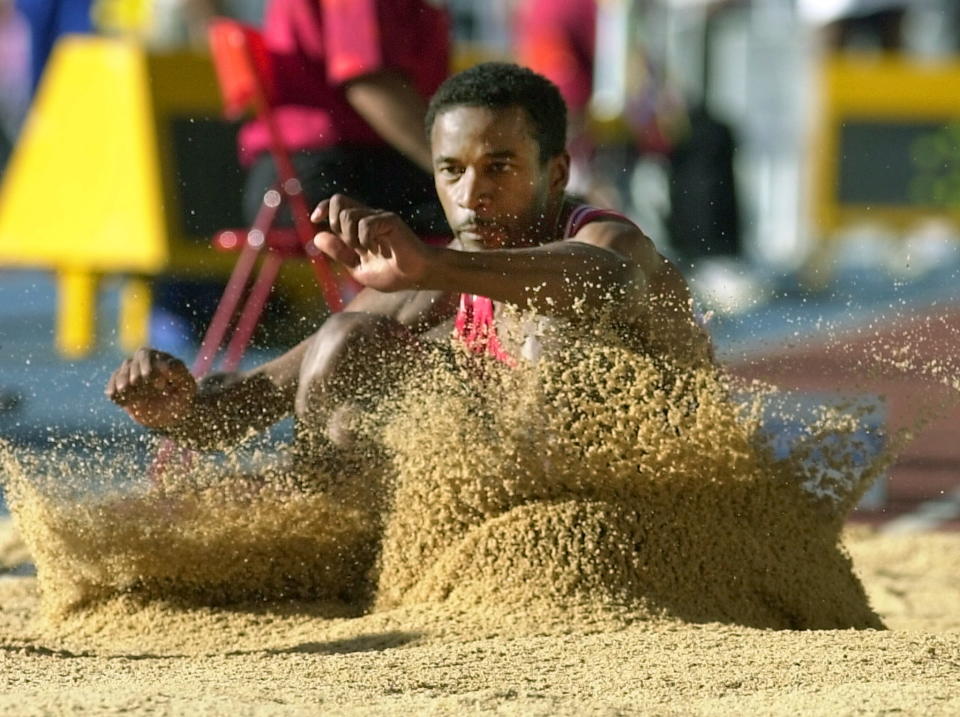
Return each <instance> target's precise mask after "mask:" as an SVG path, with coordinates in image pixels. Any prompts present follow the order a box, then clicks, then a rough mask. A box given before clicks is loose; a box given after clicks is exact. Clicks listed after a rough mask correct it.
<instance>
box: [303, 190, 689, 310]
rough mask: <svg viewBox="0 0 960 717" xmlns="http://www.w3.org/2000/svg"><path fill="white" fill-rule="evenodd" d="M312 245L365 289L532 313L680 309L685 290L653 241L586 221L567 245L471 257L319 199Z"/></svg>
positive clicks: (346, 204) (385, 216)
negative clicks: (671, 305) (471, 299)
mask: <svg viewBox="0 0 960 717" xmlns="http://www.w3.org/2000/svg"><path fill="white" fill-rule="evenodd" d="M313 219H314V221H315V222H327V223H328V224H329V231H321V232H320V233H318V234H317V236H316V238H315V239H314V241H315V243H316V244H317V246H318V247H319V248H320V249H322V250H323V251H324V252H325V253H327V254H328V255H329V256H331V257H333V258H335V259H337V260H338V261H340V262H342V263H343V264H344V265H346V266H347V268H348V269H349V270H350V272H351V273H352V274H353V276H354V277H355V278H356V279H357V280H358V281H359V282H360V283H361V284H364V285H365V286H370V287H374V288H376V289H378V290H380V291H382V292H391V291H399V290H403V289H409V288H419V289H426V290H432V291H442V292H448V293H453V294H457V293H472V294H480V295H483V296H487V297H490V298H491V299H495V300H497V301H503V302H507V303H512V304H516V305H518V306H522V307H526V306H530V307H531V308H533V309H534V310H535V311H538V312H540V313H543V314H545V315H549V316H561V317H571V316H574V315H575V314H577V312H578V311H582V310H583V309H586V310H590V309H596V308H600V307H601V306H609V305H611V304H614V305H618V306H623V307H625V308H626V309H627V310H629V311H630V312H631V313H635V312H636V311H638V310H639V308H638V307H639V305H640V304H641V303H642V302H643V301H644V300H645V299H646V298H648V297H650V296H651V295H652V293H653V292H663V291H667V290H669V292H670V293H672V294H675V295H676V297H677V298H678V299H679V300H680V301H681V302H682V303H683V304H684V309H686V299H687V298H688V296H687V294H686V287H685V286H684V284H683V281H682V279H680V277H679V275H678V274H677V273H676V272H675V270H673V269H672V267H671V266H670V264H669V263H668V262H667V261H666V260H665V259H663V257H661V256H660V255H659V254H658V253H657V252H656V250H655V249H654V247H653V244H652V242H651V241H650V240H649V239H648V238H647V237H646V236H644V234H643V233H642V232H641V231H640V230H639V229H637V228H636V227H634V226H632V225H630V224H627V223H625V222H618V221H606V222H595V223H592V224H588V225H587V226H586V227H584V228H583V229H582V230H581V231H580V232H578V233H577V235H576V236H575V237H573V238H572V239H569V240H563V241H557V242H552V243H550V244H545V245H543V246H538V247H533V248H523V249H501V250H491V251H478V252H466V251H459V250H456V249H452V248H435V247H429V246H426V245H424V244H423V243H422V242H420V241H419V239H418V238H417V237H416V236H415V235H414V234H413V233H412V232H411V231H410V229H409V228H408V227H407V226H406V225H405V224H404V223H403V221H402V220H400V219H399V217H397V216H396V215H394V214H391V213H389V212H380V211H377V210H374V209H370V208H369V207H365V206H363V205H361V204H359V203H357V202H355V201H353V200H351V199H349V198H348V197H343V196H340V195H336V196H334V197H332V198H331V199H330V200H328V201H325V202H321V203H320V205H319V206H318V207H317V210H316V211H315V213H314V216H313Z"/></svg>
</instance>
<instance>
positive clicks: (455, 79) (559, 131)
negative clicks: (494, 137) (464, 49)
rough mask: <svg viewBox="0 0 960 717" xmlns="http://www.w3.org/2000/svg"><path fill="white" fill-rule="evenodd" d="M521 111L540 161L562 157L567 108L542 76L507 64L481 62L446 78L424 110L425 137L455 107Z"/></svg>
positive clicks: (552, 86) (550, 83) (557, 91)
mask: <svg viewBox="0 0 960 717" xmlns="http://www.w3.org/2000/svg"><path fill="white" fill-rule="evenodd" d="M462 106H467V107H488V108H490V109H506V108H507V107H522V108H523V109H524V110H525V111H526V113H527V115H528V116H529V117H530V120H531V122H532V124H533V129H534V136H533V138H534V139H535V140H536V141H537V144H538V145H539V146H540V161H541V162H546V161H547V160H548V159H551V158H552V157H556V156H557V155H558V154H562V153H563V151H564V150H565V149H566V144H567V105H566V104H565V103H564V101H563V97H561V96H560V90H558V89H557V86H556V85H555V84H553V83H552V82H551V81H550V80H548V79H547V78H546V77H544V76H543V75H538V74H537V73H536V72H534V71H533V70H530V69H528V68H526V67H521V66H520V65H514V64H512V63H509V62H483V63H481V64H479V65H475V66H473V67H471V68H470V69H467V70H464V71H463V72H458V73H457V74H455V75H452V76H451V77H448V78H447V79H446V80H445V81H444V83H443V84H442V85H440V87H439V88H438V89H437V91H436V92H435V93H434V95H433V97H432V98H431V99H430V105H429V107H427V116H426V126H427V136H428V137H429V135H430V132H431V131H432V130H433V123H434V122H435V121H436V119H437V117H438V116H439V115H441V114H443V113H444V112H446V111H447V110H449V109H452V108H454V107H462Z"/></svg>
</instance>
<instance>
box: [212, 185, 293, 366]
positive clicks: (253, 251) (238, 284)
mask: <svg viewBox="0 0 960 717" xmlns="http://www.w3.org/2000/svg"><path fill="white" fill-rule="evenodd" d="M268 194H269V192H268V193H267V194H265V195H264V201H263V203H262V204H261V205H260V209H259V211H258V212H257V216H256V217H255V218H254V222H253V227H251V230H250V231H251V233H252V232H253V231H258V232H260V234H261V236H263V237H266V235H267V231H269V229H270V226H271V225H272V224H273V220H274V218H275V217H276V215H277V209H278V208H279V203H277V202H273V201H267V196H268ZM248 237H249V235H248ZM264 245H265V242H261V243H259V244H251V243H250V242H249V241H248V242H247V243H246V244H245V245H244V247H243V250H242V251H241V253H240V258H239V259H237V263H236V264H235V265H234V267H233V271H232V272H231V273H230V279H229V281H228V282H227V286H226V288H225V289H224V290H223V296H222V297H221V299H220V303H219V304H217V310H216V312H214V315H213V319H211V321H210V325H209V326H208V327H207V331H206V333H205V334H204V337H203V342H202V343H201V344H200V352H199V353H198V354H197V358H196V359H195V361H194V363H193V375H194V376H196V377H198V378H199V377H201V376H205V375H206V374H207V372H208V371H209V370H210V369H211V368H212V367H213V363H214V361H216V358H217V353H219V351H220V347H221V346H223V340H224V337H225V336H226V335H227V330H228V329H229V327H230V321H231V320H232V319H233V316H234V313H236V310H237V307H238V306H239V305H240V300H241V299H242V298H243V291H244V289H245V288H246V286H247V281H248V280H249V279H250V274H251V273H253V268H254V266H255V265H256V261H257V256H258V255H259V254H260V251H261V250H262V249H263V247H264Z"/></svg>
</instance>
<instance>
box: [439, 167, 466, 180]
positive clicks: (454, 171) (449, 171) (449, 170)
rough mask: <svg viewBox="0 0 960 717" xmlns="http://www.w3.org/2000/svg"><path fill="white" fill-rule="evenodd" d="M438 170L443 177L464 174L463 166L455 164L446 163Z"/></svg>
mask: <svg viewBox="0 0 960 717" xmlns="http://www.w3.org/2000/svg"><path fill="white" fill-rule="evenodd" d="M437 172H438V173H439V174H440V176H442V177H448V178H455V177H459V176H460V175H461V174H463V167H457V166H456V165H453V164H444V165H443V166H441V167H438V168H437Z"/></svg>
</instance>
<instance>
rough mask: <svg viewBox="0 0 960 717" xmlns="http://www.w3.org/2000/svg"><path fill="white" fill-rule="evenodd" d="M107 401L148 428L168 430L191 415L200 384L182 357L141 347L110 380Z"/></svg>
mask: <svg viewBox="0 0 960 717" xmlns="http://www.w3.org/2000/svg"><path fill="white" fill-rule="evenodd" d="M105 393H106V394H107V398H109V399H110V400H111V401H113V402H114V403H116V404H117V405H119V406H121V407H122V408H123V410H125V411H126V412H127V413H129V414H130V417H131V418H133V420H135V421H136V422H137V423H140V424H142V425H144V426H146V427H147V428H167V427H169V426H172V425H174V424H176V423H177V422H178V421H180V420H181V419H182V418H184V417H185V416H186V415H188V414H189V413H190V410H191V407H192V406H193V400H194V398H195V397H196V395H197V382H196V380H195V379H194V378H193V376H192V375H191V374H190V371H188V370H187V367H186V366H185V365H184V364H183V361H181V360H180V359H178V358H175V357H174V356H171V355H170V354H168V353H164V352H163V351H156V350H155V349H149V348H141V349H137V351H136V353H134V354H133V356H131V357H130V358H128V359H126V360H125V361H124V362H123V363H122V364H120V368H118V369H117V370H116V371H114V372H113V375H111V376H110V380H109V381H107V388H106V391H105Z"/></svg>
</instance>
